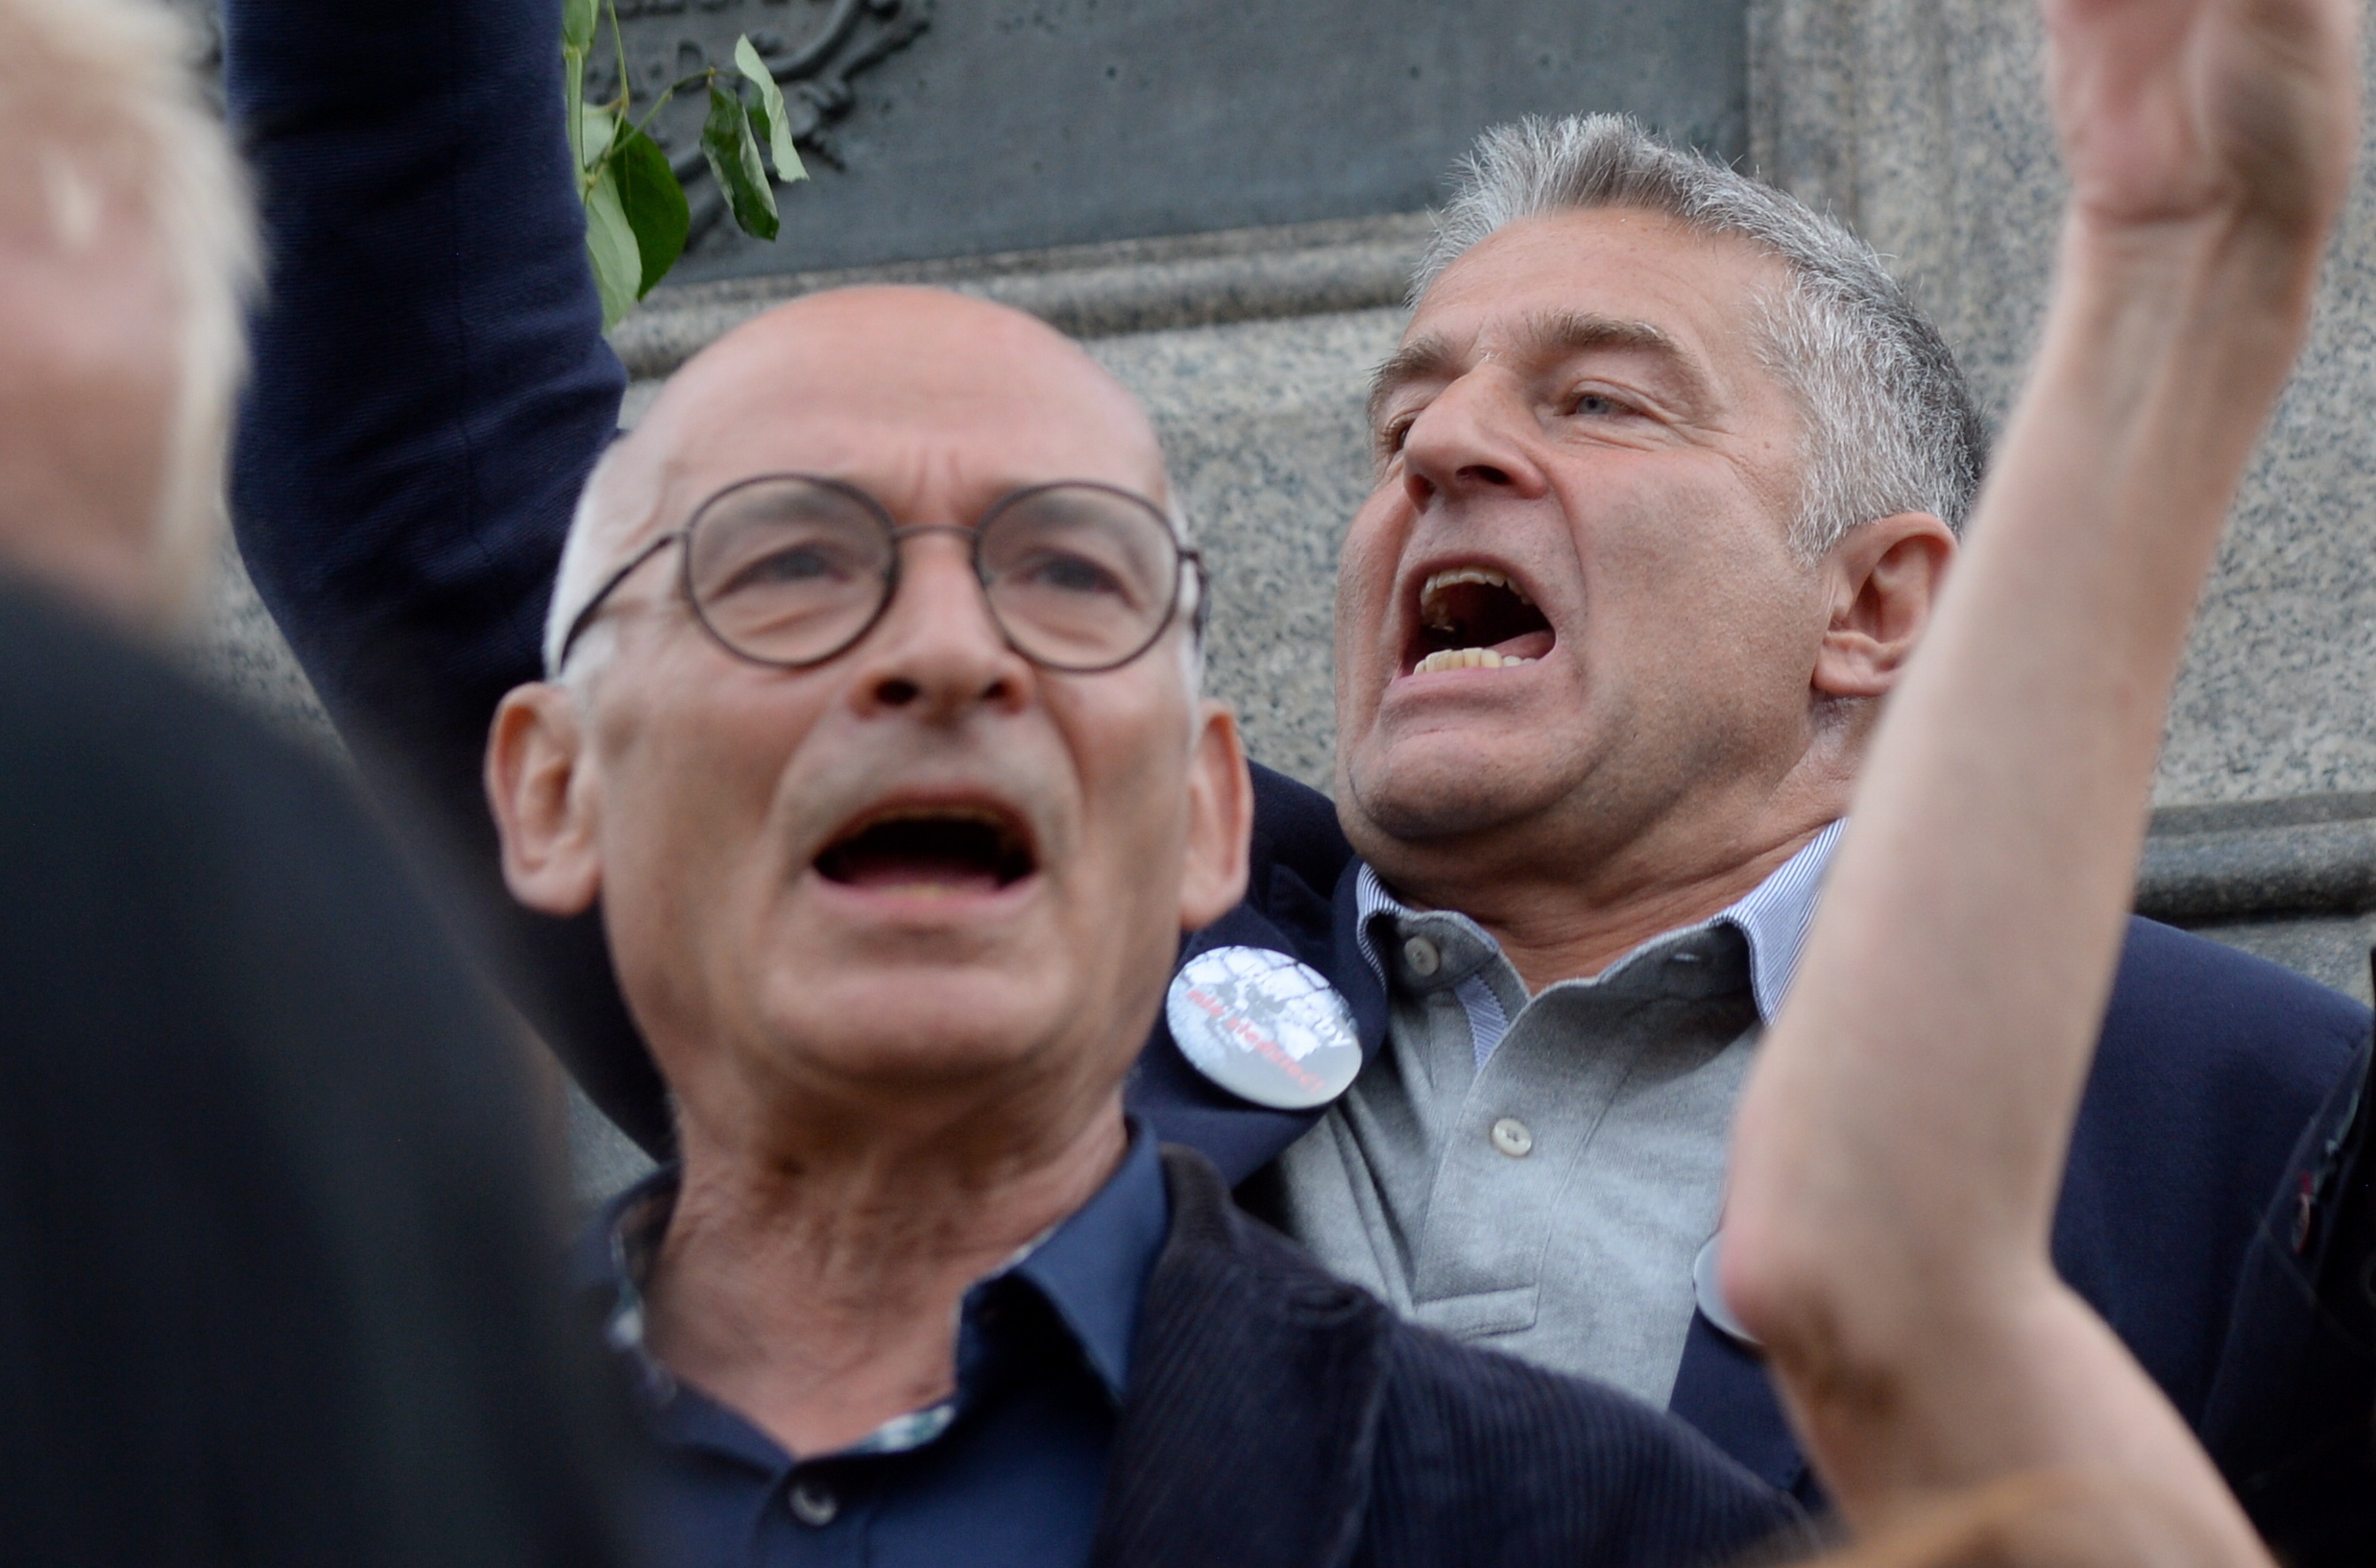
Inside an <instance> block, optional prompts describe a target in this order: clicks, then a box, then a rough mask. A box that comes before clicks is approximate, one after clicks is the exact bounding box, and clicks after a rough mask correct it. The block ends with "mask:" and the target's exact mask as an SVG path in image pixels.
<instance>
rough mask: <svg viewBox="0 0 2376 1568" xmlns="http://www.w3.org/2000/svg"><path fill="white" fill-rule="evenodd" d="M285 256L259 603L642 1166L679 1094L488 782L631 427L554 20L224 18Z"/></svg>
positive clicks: (548, 11) (383, 14)
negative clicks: (560, 590) (592, 249)
mask: <svg viewBox="0 0 2376 1568" xmlns="http://www.w3.org/2000/svg"><path fill="white" fill-rule="evenodd" d="M223 11H224V16H223V22H224V40H225V50H224V53H225V61H224V79H225V90H226V94H227V97H228V100H229V105H230V113H231V116H232V118H233V121H234V124H235V126H236V128H237V130H238V132H239V133H240V134H241V136H242V137H243V139H244V141H245V143H246V145H247V147H248V149H249V151H250V154H251V156H252V157H253V159H254V162H255V172H256V177H257V181H258V183H259V186H260V192H261V197H262V206H263V216H264V227H265V234H266V244H267V247H268V251H269V256H270V272H269V280H268V288H267V300H266V302H265V305H264V308H263V309H262V310H261V312H260V313H259V315H258V317H257V319H256V322H255V336H254V352H255V374H254V378H253V381H252V384H251V386H250V389H249V393H248V397H247V398H246V401H245V404H244V406H243V408H242V411H241V417H240V421H239V427H238V431H237V437H236V444H235V447H234V452H233V460H232V477H231V503H232V511H233V515H234V517H235V519H236V526H237V529H238V535H239V543H240V548H241V551H242V553H243V554H244V555H245V557H246V559H247V562H248V566H249V569H250V571H251V573H252V574H253V576H254V577H255V584H256V588H257V591H258V592H259V593H260V594H261V595H262V597H263V600H264V603H265V604H266V606H267V607H268V608H269V609H270V610H271V611H272V613H273V615H274V616H275V617H276V618H277V619H278V620H279V623H280V627H281V629H282V631H283V632H284V633H285V634H286V635H287V637H288V639H289V643H290V645H291V647H293V648H294V649H295V650H296V653H297V656H298V659H299V660H300V662H301V663H303V665H304V667H305V670H306V673H307V674H308V675H309V676H310V677H311V678H312V680H313V683H314V687H315V688H316V690H318V691H319V692H320V693H321V695H322V699H323V702H324V704H325V705H326V706H327V708H328V710H329V712H330V715H331V717H332V718H333V719H334V720H335V721H336V722H337V724H338V726H339V728H340V731H341V733H342V734H343V735H344V736H345V737H346V739H347V741H348V744H349V745H350V746H351V747H352V749H353V750H354V751H355V753H356V754H357V756H358V758H359V759H360V760H362V762H363V763H364V765H365V768H366V770H367V772H368V773H369V774H370V776H371V777H372V780H373V782H374V784H375V786H376V788H377V789H378V790H379V792H380V793H381V794H382V795H383V797H386V798H388V799H390V800H391V801H392V802H393V803H394V804H395V805H396V806H397V807H398V808H399V809H400V811H401V812H402V813H403V814H405V815H406V816H408V817H411V818H414V819H415V820H416V821H418V822H419V823H420V824H421V825H423V826H424V827H425V828H426V829H427V830H428V831H429V833H430V836H431V837H432V839H433V840H434V841H435V842H436V843H437V844H438V846H439V848H440V849H441V850H442V851H443V852H444V857H445V859H446V860H447V861H448V863H449V865H450V867H451V868H452V870H453V872H454V873H455V875H456V876H457V877H458V878H459V880H460V881H461V883H462V886H463V889H464V899H463V904H464V909H465V914H466V916H467V917H469V918H470V919H471V920H472V922H473V940H474V941H475V942H476V943H478V944H480V945H481V946H483V947H484V948H486V949H487V950H489V951H490V952H491V953H493V954H495V955H496V956H497V957H498V958H499V960H500V961H501V965H502V968H503V970H504V973H505V976H506V978H507V979H508V980H509V981H510V982H511V989H512V990H513V992H514V995H515V999H516V1000H517V1001H519V1003H520V1004H521V1009H522V1011H523V1012H524V1013H525V1014H526V1015H527V1016H528V1018H529V1021H530V1022H531V1023H532V1024H534V1025H536V1026H537V1027H538V1029H539V1030H540V1031H541V1032H543V1033H544V1035H545V1036H546V1039H547V1040H548V1041H550V1042H551V1043H552V1044H553V1046H554V1047H555V1048H556V1049H558V1050H559V1051H560V1052H561V1054H562V1056H563V1057H564V1059H565V1060H567V1061H568V1062H569V1064H570V1067H571V1069H572V1070H573V1071H574V1072H575V1073H576V1074H577V1076H578V1079H579V1081H580V1082H581V1083H583V1084H584V1085H585V1086H586V1088H587V1089H588V1091H589V1092H590V1093H591V1094H592V1095H593V1096H594V1099H595V1100H596V1102H597V1103H599V1104H601V1105H602V1107H603V1108H604V1109H605V1110H606V1111H608V1112H609V1113H610V1114H611V1115H612V1116H613V1117H614V1118H615V1119H616V1120H618V1122H620V1123H621V1124H622V1125H623V1126H625V1127H626V1128H627V1130H628V1131H629V1132H630V1133H632V1134H634V1135H635V1136H636V1137H637V1138H638V1139H639V1140H640V1141H642V1142H643V1143H644V1144H645V1145H646V1146H656V1145H657V1144H658V1143H660V1142H662V1141H665V1139H666V1138H667V1120H666V1115H665V1110H664V1106H663V1101H662V1098H661V1096H660V1092H659V1085H658V1080H657V1077H656V1076H655V1074H654V1073H653V1072H652V1069H651V1067H650V1065H649V1062H648V1059H647V1058H646V1057H645V1055H644V1053H643V1050H642V1045H641V1042H640V1041H639V1040H638V1039H637V1037H636V1035H635V1032H634V1029H633V1026H632V1025H631V1024H630V1023H629V1022H628V1020H627V1017H626V1014H625V1010H624V1008H623V1007H622V1006H621V1005H620V1003H619V1001H618V993H617V987H616V985H615V983H614V982H613V980H612V978H611V976H610V972H609V966H608V958H607V954H606V953H605V951H604V948H603V945H602V942H601V938H600V932H599V929H598V924H597V922H596V921H595V920H594V919H593V918H591V917H589V918H586V919H583V920H580V921H576V922H567V923H565V922H554V921H548V920H546V919H544V918H542V917H539V916H535V915H531V914H528V913H526V912H525V911H522V910H520V909H519V908H518V907H517V906H516V905H513V904H512V903H511V901H510V900H509V898H508V897H507V896H506V895H505V893H504V891H503V888H502V886H501V881H500V878H499V875H498V872H497V860H496V855H495V840H494V829H493V824H492V822H491V820H490V818H489V815H488V812H487V808H486V804H485V800H484V797H483V795H482V793H481V789H480V784H479V771H480V759H481V754H482V752H483V749H484V746H485V740H486V734H487V725H488V721H489V719H490V718H491V717H492V716H493V713H494V710H495V706H496V704H497V701H498V700H499V699H500V698H501V696H502V694H503V693H504V692H505V691H506V690H508V689H510V688H512V687H514V686H516V685H518V684H520V683H521V682H522V681H528V680H533V679H535V678H536V676H537V675H538V673H539V657H538V644H539V632H540V623H541V620H542V617H543V615H544V611H545V605H546V594H547V592H548V590H549V587H550V584H551V580H552V575H553V571H554V568H555V567H556V566H557V564H558V562H559V558H560V549H561V543H562V540H563V537H564V535H565V533H566V531H567V528H568V522H569V517H570V509H571V507H572V505H573V504H574V501H575V498H576V495H577V492H578V489H579V487H580V485H581V484H582V483H583V481H584V479H585V476H586V473H587V470H589V469H590V468H591V467H592V465H593V463H594V459H595V458H596V457H597V456H598V455H599V454H600V452H601V450H602V448H603V446H605V445H606V444H607V443H608V441H609V440H610V438H611V435H612V433H613V431H614V429H615V428H616V424H617V420H618V401H619V397H620V393H621V389H622V386H623V374H622V373H621V371H620V369H619V366H618V360H617V359H616V358H615V357H614V356H613V355H612V353H611V351H610V350H609V348H608V347H607V346H606V345H605V344H604V342H603V340H602V335H601V310H600V305H599V302H598V300H597V297H596V295H595V292H594V281H593V277H592V275H591V273H590V271H589V268H588V265H587V262H586V259H585V254H584V220H583V216H582V214H581V212H580V210H579V208H578V205H577V199H576V195H575V191H574V188H573V182H572V180H571V175H570V160H569V151H568V145H567V141H566V138H565V135H564V133H563V126H562V104H561V68H560V47H559V39H560V12H559V7H558V5H557V3H556V0H403V3H401V4H394V5H376V6H375V5H363V6H352V5H323V4H320V3H319V0H225V5H224V8H223Z"/></svg>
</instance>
